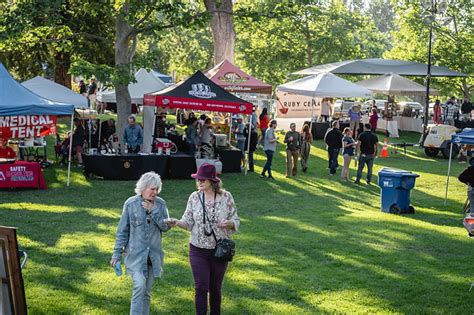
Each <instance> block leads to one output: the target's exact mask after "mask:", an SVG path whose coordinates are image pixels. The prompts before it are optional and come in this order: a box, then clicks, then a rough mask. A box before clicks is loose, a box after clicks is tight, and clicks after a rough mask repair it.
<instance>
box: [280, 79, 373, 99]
mask: <svg viewBox="0 0 474 315" xmlns="http://www.w3.org/2000/svg"><path fill="white" fill-rule="evenodd" d="M277 90H278V91H282V92H288V93H293V94H299V95H305V96H310V97H371V96H372V92H371V91H369V90H368V89H366V88H364V87H362V86H359V85H357V84H354V83H352V82H350V81H347V80H344V79H342V78H339V77H338V76H336V75H334V74H332V73H320V74H317V75H311V76H308V77H304V78H301V79H298V80H295V81H291V82H288V83H285V84H282V85H279V86H277Z"/></svg>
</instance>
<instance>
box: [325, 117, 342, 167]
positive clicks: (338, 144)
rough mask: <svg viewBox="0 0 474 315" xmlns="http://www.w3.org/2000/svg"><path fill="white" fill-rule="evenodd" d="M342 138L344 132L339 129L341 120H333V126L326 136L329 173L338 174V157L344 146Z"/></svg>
mask: <svg viewBox="0 0 474 315" xmlns="http://www.w3.org/2000/svg"><path fill="white" fill-rule="evenodd" d="M342 138H343V134H342V132H341V130H339V121H337V120H335V121H333V122H332V128H330V129H328V131H327V132H326V135H325V136H324V142H325V143H326V145H327V150H328V156H329V175H334V174H336V170H337V167H338V166H339V163H338V162H337V158H338V157H339V152H340V151H341V148H342Z"/></svg>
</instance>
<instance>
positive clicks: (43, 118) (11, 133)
mask: <svg viewBox="0 0 474 315" xmlns="http://www.w3.org/2000/svg"><path fill="white" fill-rule="evenodd" d="M52 133H53V134H54V133H56V116H50V115H21V116H0V138H4V139H9V138H32V137H43V136H46V135H49V134H52Z"/></svg>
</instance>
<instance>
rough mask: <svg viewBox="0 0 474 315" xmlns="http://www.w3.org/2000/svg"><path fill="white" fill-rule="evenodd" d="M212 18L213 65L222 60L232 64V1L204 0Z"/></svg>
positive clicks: (233, 38)
mask: <svg viewBox="0 0 474 315" xmlns="http://www.w3.org/2000/svg"><path fill="white" fill-rule="evenodd" d="M204 4H205V5H206V9H207V12H209V13H210V14H211V16H212V19H211V31H212V39H213V42H214V64H218V63H219V62H221V61H222V60H224V59H227V60H229V61H230V62H232V63H233V62H234V48H235V32H234V16H233V15H232V14H233V4H232V0H204Z"/></svg>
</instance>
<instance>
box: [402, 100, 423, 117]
mask: <svg viewBox="0 0 474 315" xmlns="http://www.w3.org/2000/svg"><path fill="white" fill-rule="evenodd" d="M397 108H398V110H397V112H398V113H399V114H402V113H403V112H404V111H405V112H406V111H407V110H410V109H411V112H412V113H415V114H418V115H423V113H424V111H425V108H424V107H423V105H421V104H420V103H418V102H399V103H398V106H397Z"/></svg>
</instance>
